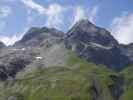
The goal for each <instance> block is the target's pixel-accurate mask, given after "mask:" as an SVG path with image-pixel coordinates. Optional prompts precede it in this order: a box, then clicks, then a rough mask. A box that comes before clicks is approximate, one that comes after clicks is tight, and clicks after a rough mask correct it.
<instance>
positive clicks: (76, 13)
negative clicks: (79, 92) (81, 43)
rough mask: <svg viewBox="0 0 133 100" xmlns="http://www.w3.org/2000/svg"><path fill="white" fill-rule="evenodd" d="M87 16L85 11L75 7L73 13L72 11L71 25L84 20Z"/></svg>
mask: <svg viewBox="0 0 133 100" xmlns="http://www.w3.org/2000/svg"><path fill="white" fill-rule="evenodd" d="M86 17H87V16H86V11H85V10H84V9H83V8H82V7H80V6H77V7H76V8H75V11H74V21H73V24H75V23H76V22H77V21H79V20H81V19H85V18H86Z"/></svg>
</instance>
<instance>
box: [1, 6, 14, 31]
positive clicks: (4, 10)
mask: <svg viewBox="0 0 133 100" xmlns="http://www.w3.org/2000/svg"><path fill="white" fill-rule="evenodd" d="M11 13H12V9H11V7H9V6H4V5H3V6H1V7H0V33H1V32H2V31H3V30H4V28H5V26H6V24H7V21H6V20H7V18H8V17H9V15H10V14H11Z"/></svg>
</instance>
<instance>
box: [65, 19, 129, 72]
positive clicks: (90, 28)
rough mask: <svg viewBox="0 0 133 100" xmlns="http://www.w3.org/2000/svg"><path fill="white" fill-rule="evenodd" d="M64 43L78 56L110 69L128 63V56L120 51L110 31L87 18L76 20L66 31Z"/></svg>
mask: <svg viewBox="0 0 133 100" xmlns="http://www.w3.org/2000/svg"><path fill="white" fill-rule="evenodd" d="M65 44H66V47H67V48H69V49H71V50H73V51H75V52H76V53H77V54H78V55H79V56H80V57H83V58H86V59H87V60H88V61H92V62H94V63H96V64H104V65H106V66H108V67H109V68H111V69H115V70H120V69H122V68H124V67H125V66H127V65H129V64H130V60H129V58H128V57H127V55H126V54H123V53H122V52H121V49H120V47H119V44H118V42H117V41H116V40H115V39H114V38H113V36H112V35H111V34H110V32H108V31H107V30H105V29H103V28H99V27H97V26H95V25H94V24H92V23H90V22H89V21H88V20H81V21H79V22H77V23H76V24H75V25H74V26H73V27H72V29H70V30H69V31H68V33H67V34H66V36H65Z"/></svg>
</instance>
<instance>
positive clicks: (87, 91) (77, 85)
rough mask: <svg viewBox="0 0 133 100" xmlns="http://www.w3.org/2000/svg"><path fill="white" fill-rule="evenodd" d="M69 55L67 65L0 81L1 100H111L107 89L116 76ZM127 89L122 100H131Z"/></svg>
mask: <svg viewBox="0 0 133 100" xmlns="http://www.w3.org/2000/svg"><path fill="white" fill-rule="evenodd" d="M69 55H70V57H69V59H68V64H67V65H66V66H56V67H55V66H54V67H48V68H43V69H37V70H35V71H33V72H31V73H28V74H26V75H25V76H24V77H23V78H22V79H16V80H8V81H6V82H0V100H114V98H113V96H112V94H111V91H110V88H109V87H110V86H112V85H113V84H114V83H115V82H114V81H113V80H112V78H111V76H113V75H114V76H117V74H116V73H115V72H113V71H111V70H108V69H107V68H106V67H104V66H102V65H95V64H93V63H90V62H87V61H85V60H83V59H80V58H79V57H77V56H76V55H75V54H74V53H72V52H69ZM121 74H124V75H125V77H127V80H129V79H130V78H131V77H128V76H129V75H127V74H128V73H126V72H122V73H121ZM129 74H130V73H129ZM131 74H132V72H131ZM128 78H129V79H128ZM132 78H133V77H132ZM131 80H132V79H131ZM132 86H133V85H131V86H130V87H132ZM130 87H129V90H128V91H127V92H126V93H125V94H123V97H122V98H124V99H122V100H133V97H132V93H133V88H132V89H131V88H130ZM127 96H129V98H130V99H127V98H128V97H127ZM13 98H14V99H13ZM131 98H132V99H131Z"/></svg>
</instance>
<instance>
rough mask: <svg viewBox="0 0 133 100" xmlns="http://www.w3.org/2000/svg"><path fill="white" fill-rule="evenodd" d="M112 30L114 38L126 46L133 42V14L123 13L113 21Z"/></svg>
mask: <svg viewBox="0 0 133 100" xmlns="http://www.w3.org/2000/svg"><path fill="white" fill-rule="evenodd" d="M111 30H112V34H113V35H114V37H115V38H116V39H117V40H118V41H119V42H120V43H124V44H129V43H131V42H133V38H132V37H133V13H131V14H128V13H125V12H124V13H123V14H122V15H121V16H119V17H116V18H114V19H113V21H112V24H111Z"/></svg>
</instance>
